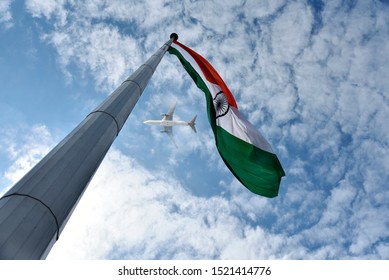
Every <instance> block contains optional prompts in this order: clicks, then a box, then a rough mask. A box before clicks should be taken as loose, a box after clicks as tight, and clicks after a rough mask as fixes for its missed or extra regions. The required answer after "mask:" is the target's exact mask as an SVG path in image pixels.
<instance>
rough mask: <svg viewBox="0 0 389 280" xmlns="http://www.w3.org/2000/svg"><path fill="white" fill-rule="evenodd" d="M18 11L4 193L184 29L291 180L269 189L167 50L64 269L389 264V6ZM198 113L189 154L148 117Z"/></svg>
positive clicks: (2, 158)
mask: <svg viewBox="0 0 389 280" xmlns="http://www.w3.org/2000/svg"><path fill="white" fill-rule="evenodd" d="M224 2H225V0H223V1H194V2H192V1H168V0H166V1H122V0H113V1H109V2H107V1H103V0H93V1H87V2H85V3H84V1H73V0H47V1H39V0H26V1H22V0H19V1H16V0H3V1H1V4H0V36H1V38H2V39H1V42H0V46H1V47H0V75H1V77H2V78H1V101H0V132H1V135H2V136H1V138H0V194H3V193H4V192H5V191H6V190H7V189H9V188H10V187H11V186H12V185H13V184H14V183H15V182H16V181H17V180H18V179H20V178H21V176H23V174H25V173H26V172H27V171H28V170H29V169H30V168H31V167H32V166H33V165H34V164H35V163H36V162H37V161H38V160H39V159H40V158H42V157H43V156H44V155H45V154H46V153H47V152H48V151H49V150H50V149H51V148H52V147H53V146H55V144H56V143H58V142H59V141H60V140H61V139H62V138H63V137H64V136H66V135H67V134H68V133H69V132H70V131H71V130H72V129H73V128H74V127H75V126H76V125H77V124H78V123H79V122H80V121H81V120H83V118H84V117H85V116H86V115H87V114H88V113H89V112H90V111H91V110H93V109H94V108H95V107H96V106H97V105H98V104H99V103H100V102H101V101H102V100H103V99H104V98H105V97H106V96H107V95H108V94H110V93H111V92H112V91H113V90H114V89H115V88H116V87H117V86H119V85H120V83H121V82H122V81H123V80H124V79H125V78H126V77H127V76H129V75H130V74H131V73H132V72H133V71H134V70H136V69H137V68H138V67H139V66H140V65H141V64H142V62H143V61H145V60H146V59H147V58H148V57H149V56H150V55H152V54H153V53H154V52H155V51H156V50H157V49H158V48H159V47H160V46H161V45H162V44H163V43H164V42H166V41H167V40H168V39H169V35H170V33H172V32H177V33H178V35H179V36H180V41H181V42H182V43H184V44H186V45H187V46H189V47H191V48H193V49H195V50H196V51H197V52H199V53H200V54H202V55H203V56H204V57H206V58H207V59H208V60H209V61H210V62H211V63H212V64H213V65H214V67H215V68H216V69H217V70H218V71H219V73H220V74H221V76H222V77H223V78H224V80H225V81H226V83H227V85H228V86H229V88H230V89H231V91H232V92H233V94H234V96H235V98H236V100H237V103H238V106H239V108H240V111H241V112H242V113H243V114H244V115H245V116H246V117H247V118H248V119H249V120H250V121H251V122H252V123H253V124H254V125H255V126H256V127H257V128H258V130H260V131H261V132H262V134H263V135H264V136H265V137H266V138H267V139H268V141H269V142H270V143H271V144H272V146H273V149H274V150H275V151H276V153H277V155H278V157H279V159H280V161H281V163H282V164H283V167H284V169H285V172H286V174H287V176H286V177H284V178H283V180H282V183H281V188H280V194H279V196H278V197H276V198H274V199H267V198H264V197H260V196H256V195H254V194H252V193H251V192H249V191H248V190H246V189H245V188H244V187H243V186H242V185H240V183H239V182H238V181H237V180H235V179H234V178H233V176H232V175H231V174H230V173H229V171H228V170H227V168H226V167H225V166H224V164H223V162H222V160H221V159H220V157H219V155H218V153H217V151H216V148H215V145H214V140H213V135H212V132H211V129H210V127H209V124H208V121H207V117H206V111H205V100H204V96H203V93H202V92H201V91H199V90H198V89H197V88H196V87H195V85H194V84H193V82H192V81H191V79H190V78H189V76H188V75H187V73H186V72H185V71H184V69H183V68H182V67H181V65H180V64H179V62H178V60H177V59H176V57H174V56H171V55H169V54H166V55H165V57H164V58H163V60H162V61H161V63H160V65H159V66H158V68H157V71H156V72H155V74H154V76H153V77H152V79H151V82H150V83H149V85H148V87H147V88H146V90H145V91H144V93H143V95H142V97H141V98H140V100H139V102H138V104H137V105H136V107H135V108H134V110H133V112H132V114H131V115H130V117H129V118H128V120H127V123H126V124H125V126H124V127H123V129H122V131H121V134H120V135H119V137H118V138H117V139H116V141H115V142H114V144H113V146H112V147H111V150H110V151H109V153H108V154H107V156H106V158H105V159H104V161H103V163H102V165H101V166H100V168H99V170H98V172H97V173H96V175H95V177H94V178H93V180H92V182H91V184H90V185H89V187H88V189H87V191H86V192H85V194H84V196H83V198H82V199H81V201H80V203H79V204H78V206H77V208H76V210H75V211H74V213H73V215H72V217H71V219H70V220H69V222H68V224H67V226H66V227H65V229H64V231H63V232H62V234H61V236H60V239H59V241H58V242H57V243H56V244H55V245H54V247H53V249H52V251H51V253H50V254H49V256H48V259H57V260H58V259H388V258H389V234H388V232H389V214H388V213H389V192H388V187H389V185H388V184H389V149H388V146H389V131H388V130H387V129H386V127H387V120H388V119H389V99H388V90H389V80H388V78H387V75H388V73H389V72H388V71H389V69H388V65H389V3H388V1H298V0H296V1H286V0H278V1H274V0H273V1H270V0H269V1H230V2H228V3H224ZM176 101H177V103H178V105H177V109H176V116H175V117H176V119H179V120H190V119H191V118H192V117H193V116H194V115H196V114H197V115H198V119H197V130H198V133H197V134H194V133H193V132H192V131H191V129H189V128H186V127H177V128H175V139H176V142H177V144H178V146H179V148H178V149H176V148H175V147H174V145H173V144H172V143H171V142H170V140H169V139H168V138H167V137H166V136H165V135H163V134H162V133H160V132H159V130H160V129H159V128H157V127H151V126H147V125H144V124H143V121H144V120H147V119H155V118H158V117H160V113H162V112H165V111H167V110H168V108H169V106H170V105H171V104H172V103H174V102H176Z"/></svg>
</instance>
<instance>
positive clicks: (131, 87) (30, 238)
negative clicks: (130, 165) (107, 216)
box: [0, 33, 178, 259]
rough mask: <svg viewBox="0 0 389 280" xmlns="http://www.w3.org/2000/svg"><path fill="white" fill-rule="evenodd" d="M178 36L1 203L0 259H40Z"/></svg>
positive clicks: (53, 241) (63, 224)
mask: <svg viewBox="0 0 389 280" xmlns="http://www.w3.org/2000/svg"><path fill="white" fill-rule="evenodd" d="M177 38H178V36H177V34H175V33H173V34H172V35H170V40H169V41H168V42H166V43H165V44H164V45H163V46H162V47H161V48H160V49H159V50H158V51H157V52H156V53H155V54H154V55H152V56H151V57H150V58H149V59H148V60H147V61H146V62H145V63H144V64H143V65H142V66H141V67H139V69H138V70H136V71H135V72H134V73H133V74H132V75H131V76H130V77H129V78H128V79H126V80H125V81H124V82H123V83H122V84H121V85H120V86H119V87H118V88H117V89H116V90H115V91H114V92H113V93H112V94H111V95H110V96H108V98H107V99H106V100H105V101H104V102H103V103H102V104H101V105H100V106H98V107H97V108H96V110H94V111H93V112H91V113H90V114H89V115H88V116H87V117H86V118H85V119H84V120H83V121H82V122H81V123H80V124H79V125H78V126H77V127H76V128H75V129H74V130H73V131H72V132H71V133H70V134H69V135H68V136H66V137H65V139H63V140H62V141H61V142H60V143H59V144H58V145H57V146H56V147H55V148H53V150H52V151H50V152H49V153H48V154H47V155H46V156H45V157H44V158H43V159H42V160H41V161H40V162H39V163H38V164H37V165H36V166H35V167H33V168H32V169H31V170H30V171H29V172H28V173H27V174H26V175H25V176H24V177H23V178H22V179H21V180H20V181H19V182H17V183H16V184H15V185H14V186H13V187H12V188H11V189H10V190H9V191H8V192H7V193H6V194H5V195H4V196H3V197H2V198H1V199H0V259H44V258H46V256H47V254H48V253H49V251H50V249H51V248H52V246H53V245H54V243H55V242H56V240H58V238H59V234H60V233H61V231H62V230H63V228H64V226H65V224H66V222H67V220H68V219H69V218H70V216H71V213H72V211H73V210H74V208H75V207H76V205H77V202H78V201H79V200H80V198H81V196H82V194H83V193H84V191H85V189H86V187H87V185H88V183H89V181H90V180H91V178H92V177H93V175H94V173H95V172H96V170H97V168H98V167H99V165H100V163H101V162H102V160H103V158H104V156H105V154H106V153H107V151H108V149H109V148H110V146H111V144H112V142H113V141H114V139H115V138H116V136H117V135H118V134H119V131H120V130H121V128H122V127H123V125H124V123H125V121H126V120H127V117H128V116H129V115H130V113H131V111H132V109H133V108H134V106H135V104H136V103H137V101H138V99H139V97H140V96H141V94H142V92H143V90H144V89H145V87H146V85H147V83H148V81H149V80H150V78H151V76H152V75H153V73H154V71H155V69H156V67H157V66H158V64H159V62H160V61H161V59H162V57H163V55H164V54H165V52H166V50H167V49H168V47H169V46H170V44H171V42H172V41H173V40H175V39H177Z"/></svg>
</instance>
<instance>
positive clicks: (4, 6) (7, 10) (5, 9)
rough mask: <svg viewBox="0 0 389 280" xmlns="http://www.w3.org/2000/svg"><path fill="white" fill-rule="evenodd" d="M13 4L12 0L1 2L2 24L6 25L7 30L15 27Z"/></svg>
mask: <svg viewBox="0 0 389 280" xmlns="http://www.w3.org/2000/svg"><path fill="white" fill-rule="evenodd" d="M11 3H12V0H3V1H1V2H0V24H1V25H4V27H5V28H7V29H8V28H11V27H12V26H13V20H12V13H11Z"/></svg>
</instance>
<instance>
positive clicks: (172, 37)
mask: <svg viewBox="0 0 389 280" xmlns="http://www.w3.org/2000/svg"><path fill="white" fill-rule="evenodd" d="M170 39H173V40H174V41H175V40H178V35H177V33H172V34H170Z"/></svg>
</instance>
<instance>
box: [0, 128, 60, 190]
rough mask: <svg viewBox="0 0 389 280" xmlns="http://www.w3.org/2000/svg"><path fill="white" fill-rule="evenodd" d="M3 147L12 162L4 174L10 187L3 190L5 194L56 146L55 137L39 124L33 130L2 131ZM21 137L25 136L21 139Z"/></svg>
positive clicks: (14, 129)
mask: <svg viewBox="0 0 389 280" xmlns="http://www.w3.org/2000/svg"><path fill="white" fill-rule="evenodd" d="M2 135H3V138H2V141H1V143H0V144H1V146H3V147H4V148H5V150H6V153H7V156H8V158H9V160H10V162H12V164H11V165H10V166H9V167H8V169H7V170H6V171H5V172H4V174H2V176H3V177H4V179H5V180H7V182H9V186H6V187H5V188H3V189H1V190H0V191H1V193H2V194H3V193H5V192H6V191H7V190H8V188H10V187H11V186H12V185H13V184H15V183H16V182H17V181H19V179H21V178H22V177H23V176H24V175H25V174H26V173H27V172H28V171H29V170H30V169H31V168H32V167H33V166H34V165H35V164H36V163H37V162H38V161H39V160H40V159H41V158H43V157H44V156H45V155H46V154H47V153H48V152H49V151H50V148H51V147H53V145H54V144H55V142H54V140H53V137H52V135H51V133H50V131H49V130H48V128H47V127H46V126H45V125H41V124H37V125H34V126H32V127H31V128H13V129H8V130H6V131H4V130H3V131H2ZM19 135H23V136H22V137H19Z"/></svg>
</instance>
